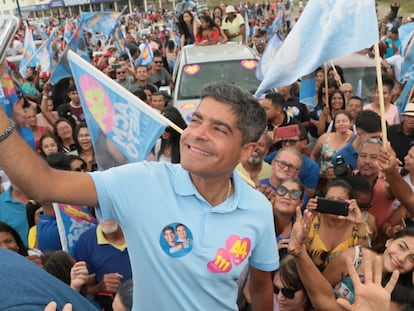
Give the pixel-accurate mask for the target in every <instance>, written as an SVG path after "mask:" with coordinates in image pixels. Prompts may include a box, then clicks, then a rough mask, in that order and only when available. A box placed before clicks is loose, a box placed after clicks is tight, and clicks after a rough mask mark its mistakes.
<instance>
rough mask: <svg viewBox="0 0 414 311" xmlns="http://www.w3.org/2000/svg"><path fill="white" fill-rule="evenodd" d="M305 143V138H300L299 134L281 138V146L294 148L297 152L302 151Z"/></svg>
mask: <svg viewBox="0 0 414 311" xmlns="http://www.w3.org/2000/svg"><path fill="white" fill-rule="evenodd" d="M305 145H306V139H300V138H299V136H293V137H289V138H286V139H283V140H282V147H292V148H296V150H298V151H299V152H302V150H303V148H304V147H305Z"/></svg>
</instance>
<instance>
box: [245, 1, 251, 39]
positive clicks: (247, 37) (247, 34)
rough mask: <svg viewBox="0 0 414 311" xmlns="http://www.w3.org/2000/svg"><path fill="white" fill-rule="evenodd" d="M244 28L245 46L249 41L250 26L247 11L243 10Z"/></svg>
mask: <svg viewBox="0 0 414 311" xmlns="http://www.w3.org/2000/svg"><path fill="white" fill-rule="evenodd" d="M244 28H245V32H246V34H245V36H246V38H245V40H246V44H248V43H249V39H250V24H249V16H248V14H247V9H246V10H244Z"/></svg>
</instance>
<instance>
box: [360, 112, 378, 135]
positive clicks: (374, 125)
mask: <svg viewBox="0 0 414 311" xmlns="http://www.w3.org/2000/svg"><path fill="white" fill-rule="evenodd" d="M355 126H356V128H357V129H360V130H362V131H364V132H365V133H376V132H381V117H380V116H379V114H378V113H376V112H375V111H372V110H362V111H361V112H360V113H358V115H357V116H356V118H355Z"/></svg>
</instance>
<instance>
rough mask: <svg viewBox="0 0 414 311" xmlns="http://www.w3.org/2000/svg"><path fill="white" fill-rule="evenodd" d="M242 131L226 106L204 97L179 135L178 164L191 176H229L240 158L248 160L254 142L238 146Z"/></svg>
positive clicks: (234, 116) (229, 108)
mask: <svg viewBox="0 0 414 311" xmlns="http://www.w3.org/2000/svg"><path fill="white" fill-rule="evenodd" d="M241 142H242V132H241V131H240V129H239V128H238V127H237V116H236V114H235V113H234V112H233V111H232V110H231V107H230V106H229V105H228V104H225V103H222V102H219V101H217V100H215V99H213V98H212V97H206V98H204V99H203V100H202V101H201V103H200V105H199V106H198V108H197V110H196V111H195V112H194V114H193V117H192V119H191V121H190V123H189V125H188V127H187V128H186V129H185V130H184V132H183V133H182V135H181V140H180V152H181V165H182V166H183V168H184V169H186V170H188V171H189V172H190V173H191V174H192V175H199V176H209V177H213V176H222V175H225V174H228V175H230V174H231V172H232V171H233V169H234V167H235V166H236V165H237V163H238V162H239V159H240V158H241V156H244V157H248V154H250V153H251V150H252V148H253V147H254V143H248V144H245V145H244V146H241Z"/></svg>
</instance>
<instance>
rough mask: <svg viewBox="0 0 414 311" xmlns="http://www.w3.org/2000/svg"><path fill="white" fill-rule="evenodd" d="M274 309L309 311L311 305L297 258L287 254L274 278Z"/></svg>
mask: <svg viewBox="0 0 414 311" xmlns="http://www.w3.org/2000/svg"><path fill="white" fill-rule="evenodd" d="M273 293H274V295H273V297H274V308H277V307H279V309H278V310H280V311H307V310H310V307H311V304H310V301H309V298H308V294H307V292H306V290H305V288H304V287H303V284H302V281H301V280H300V278H299V274H298V270H297V268H296V262H295V257H293V256H292V255H289V254H286V255H285V256H283V258H282V259H281V260H280V267H279V270H277V271H276V273H275V275H274V277H273Z"/></svg>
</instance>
